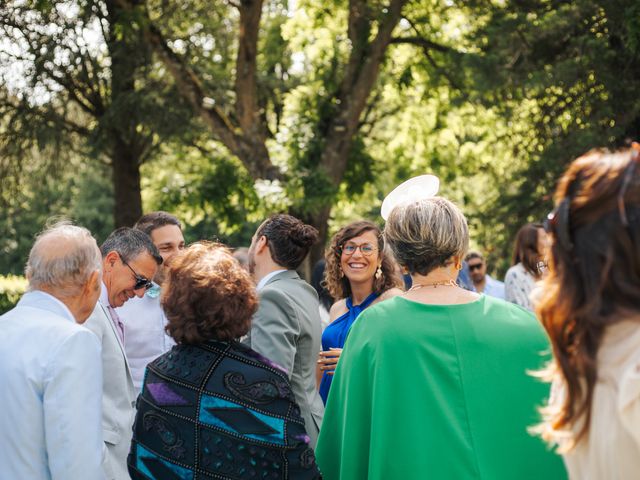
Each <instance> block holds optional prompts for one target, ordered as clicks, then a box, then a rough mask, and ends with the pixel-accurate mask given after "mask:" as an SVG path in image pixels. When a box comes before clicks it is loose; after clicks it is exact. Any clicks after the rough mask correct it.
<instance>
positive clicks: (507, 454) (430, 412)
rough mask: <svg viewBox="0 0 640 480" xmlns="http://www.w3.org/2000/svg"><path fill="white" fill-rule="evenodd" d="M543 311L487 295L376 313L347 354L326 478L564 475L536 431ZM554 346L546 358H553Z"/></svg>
mask: <svg viewBox="0 0 640 480" xmlns="http://www.w3.org/2000/svg"><path fill="white" fill-rule="evenodd" d="M548 349H549V344H548V341H547V337H546V335H545V333H544V331H543V330H542V327H541V326H540V325H539V323H538V322H537V320H536V318H535V317H534V316H533V315H532V314H531V313H530V312H527V311H525V310H524V309H522V308H520V307H518V306H515V305H512V304H508V303H506V302H503V301H502V300H498V299H494V298H491V297H487V296H485V295H483V296H481V297H480V299H479V300H477V301H475V302H472V303H468V304H464V305H425V304H421V303H416V302H412V301H410V300H407V299H405V298H403V297H395V298H392V299H390V300H387V301H384V302H381V303H380V304H378V305H376V306H373V307H371V308H369V309H367V310H365V311H364V312H363V313H362V314H361V315H360V316H359V317H358V319H357V320H356V322H355V323H354V325H353V327H352V329H351V332H350V334H349V338H348V339H347V342H346V344H345V347H344V351H343V353H342V356H341V358H340V362H339V364H338V368H337V371H336V375H335V378H334V380H333V383H332V386H331V391H330V394H329V399H328V402H327V408H326V411H325V416H324V420H323V423H322V429H321V432H320V438H319V441H318V446H317V448H316V457H317V460H318V464H319V466H320V469H321V471H322V473H323V475H324V478H325V479H328V480H333V479H345V480H347V479H348V480H360V479H380V480H391V479H398V480H407V479H425V480H431V479H443V480H452V479H486V480H502V479H504V480H526V479H532V480H533V479H535V480H539V479H544V480H554V479H564V478H566V473H565V470H564V466H563V464H562V460H561V458H560V457H559V456H557V455H556V454H555V453H553V452H551V451H549V450H548V449H547V447H546V446H545V445H544V443H543V442H542V440H540V439H538V438H536V437H533V436H531V435H530V434H529V433H528V432H527V427H529V426H532V425H534V424H536V423H538V421H539V420H540V418H539V415H538V413H537V410H536V407H538V406H541V405H543V404H544V403H546V396H547V395H548V392H549V387H548V385H547V384H544V383H542V382H540V381H539V380H537V379H534V378H533V377H532V376H531V375H529V374H528V373H527V372H528V371H531V370H536V369H539V368H540V367H542V366H543V364H544V363H545V362H546V361H547V360H548V359H549V356H548ZM543 352H547V353H543Z"/></svg>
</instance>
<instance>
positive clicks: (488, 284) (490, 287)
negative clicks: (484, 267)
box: [482, 275, 504, 300]
mask: <svg viewBox="0 0 640 480" xmlns="http://www.w3.org/2000/svg"><path fill="white" fill-rule="evenodd" d="M484 278H485V284H484V292H482V293H484V294H485V295H489V296H491V297H495V298H501V299H502V300H504V283H502V282H501V281H500V280H494V279H493V278H491V276H489V275H485V276H484Z"/></svg>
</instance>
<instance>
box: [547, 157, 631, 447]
mask: <svg viewBox="0 0 640 480" xmlns="http://www.w3.org/2000/svg"><path fill="white" fill-rule="evenodd" d="M639 163H640V152H636V151H634V150H633V149H627V150H622V151H620V152H614V153H612V152H609V151H606V150H592V151H590V152H588V153H586V154H585V155H583V156H582V157H580V158H578V159H577V160H575V161H574V162H573V163H572V164H571V165H570V166H569V168H568V169H567V171H566V172H565V174H564V175H563V177H562V179H561V180H560V182H559V184H558V188H557V190H556V194H555V201H556V205H561V204H562V202H568V215H567V216H566V218H564V219H559V218H558V219H556V223H555V225H552V226H551V234H552V237H553V244H552V246H551V262H550V269H549V275H548V276H547V278H546V279H545V280H544V284H543V288H542V289H541V292H542V298H541V300H540V303H539V305H538V308H537V314H538V317H539V318H540V320H541V322H542V324H543V326H544V328H545V329H546V331H547V333H548V334H549V338H550V340H551V345H552V347H553V356H554V359H555V363H556V366H557V369H558V371H559V372H560V373H561V374H562V377H563V378H564V380H565V382H566V387H567V388H566V395H565V396H564V402H563V404H562V407H561V409H560V410H559V411H557V412H556V411H554V412H552V413H550V414H549V415H547V421H548V422H549V424H550V427H551V428H553V429H554V430H555V431H560V432H566V431H567V430H573V428H572V427H574V426H576V425H577V427H578V428H577V435H575V436H574V438H573V444H574V445H575V443H577V442H578V441H579V440H580V438H582V437H583V436H584V435H585V434H586V433H587V431H588V429H589V424H590V419H591V407H592V403H593V392H594V387H595V385H596V382H597V381H598V377H599V374H598V373H599V372H598V369H597V368H598V361H597V357H598V349H599V348H600V344H601V342H602V337H603V335H604V334H605V332H606V329H607V327H609V326H610V325H613V324H615V323H616V322H618V321H620V320H624V319H625V318H629V317H630V316H633V315H637V314H638V313H640V303H639V302H638V299H639V298H640V283H639V282H638V279H639V278H640V165H638V164H639ZM565 205H566V203H565ZM556 212H557V211H556ZM552 222H553V220H552ZM560 223H562V224H560ZM561 229H565V231H568V237H569V238H568V240H569V242H568V243H567V244H563V243H562V242H560V241H559V238H558V232H559V231H560V230H561ZM571 446H572V445H570V447H569V448H571Z"/></svg>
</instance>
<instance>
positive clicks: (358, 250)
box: [318, 221, 402, 403]
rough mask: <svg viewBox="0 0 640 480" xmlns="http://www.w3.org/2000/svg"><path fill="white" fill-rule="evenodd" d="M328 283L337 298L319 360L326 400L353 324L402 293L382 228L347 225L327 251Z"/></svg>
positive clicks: (321, 394) (320, 376)
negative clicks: (385, 252) (380, 304)
mask: <svg viewBox="0 0 640 480" xmlns="http://www.w3.org/2000/svg"><path fill="white" fill-rule="evenodd" d="M325 258H326V262H327V266H326V270H325V283H326V285H327V289H328V290H329V293H330V294H331V296H332V297H333V298H339V299H341V300H338V301H337V302H336V303H335V304H334V305H333V306H332V307H331V310H330V312H329V317H330V318H329V321H330V322H331V323H330V324H329V326H328V327H327V328H326V329H325V331H324V333H323V334H322V350H323V351H321V352H320V358H319V359H318V381H319V382H320V383H319V389H320V396H321V397H322V400H323V401H324V402H325V403H326V401H327V396H328V395H329V388H330V386H331V378H332V376H333V372H334V370H335V368H336V365H337V363H338V359H339V358H340V354H341V353H342V347H343V346H344V342H345V340H346V339H347V335H348V334H349V329H350V328H351V325H352V324H353V322H354V321H355V319H356V318H357V317H358V315H359V314H360V312H362V310H364V309H365V308H367V307H368V306H370V305H373V304H375V303H377V302H380V301H382V300H385V299H387V298H390V297H392V296H395V295H399V294H401V293H402V291H401V290H400V289H398V288H397V287H398V286H399V285H400V279H399V277H398V275H397V274H396V269H395V265H394V262H393V260H392V259H391V257H389V256H385V254H384V241H383V240H382V235H381V232H380V229H379V228H378V227H377V226H376V225H375V224H373V223H371V222H367V221H359V222H354V223H350V224H349V225H347V226H346V227H343V228H342V229H341V230H340V231H338V233H336V235H335V236H334V237H333V239H332V240H331V245H330V247H329V248H328V249H327V252H326V254H325Z"/></svg>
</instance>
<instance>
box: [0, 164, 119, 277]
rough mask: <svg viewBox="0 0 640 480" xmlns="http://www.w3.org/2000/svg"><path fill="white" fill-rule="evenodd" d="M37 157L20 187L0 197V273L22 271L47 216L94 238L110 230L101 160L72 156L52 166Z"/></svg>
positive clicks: (109, 188) (110, 200) (110, 198)
mask: <svg viewBox="0 0 640 480" xmlns="http://www.w3.org/2000/svg"><path fill="white" fill-rule="evenodd" d="M38 159H39V157H38V156H37V155H35V156H34V158H33V163H31V164H30V165H29V167H28V168H29V170H28V174H26V175H25V176H24V178H23V180H22V182H21V184H20V188H19V189H18V190H17V191H16V192H15V193H14V194H13V195H12V196H10V197H5V198H3V199H2V201H3V208H1V209H0V230H1V231H3V232H6V233H5V234H4V235H3V236H2V237H0V273H4V274H7V273H9V274H22V273H23V271H24V265H25V263H26V261H27V257H28V255H29V251H30V250H31V246H32V245H33V240H34V238H35V236H36V235H37V233H38V232H40V231H41V230H42V229H43V228H44V227H45V226H46V225H47V224H48V223H50V222H51V221H52V219H55V218H58V219H68V220H71V221H73V222H74V223H76V224H77V225H82V226H84V227H87V228H88V229H89V230H90V231H91V232H92V233H93V234H94V236H95V237H96V239H97V240H98V241H99V242H100V241H102V240H104V239H105V238H106V236H107V235H108V234H109V232H111V230H113V217H112V215H111V214H110V212H111V211H112V208H113V190H112V186H111V183H110V181H109V177H108V169H107V168H106V167H105V166H104V165H103V164H100V163H99V162H88V161H82V160H80V159H78V158H74V157H72V158H71V160H70V163H69V164H67V165H65V166H64V167H63V168H59V169H57V170H52V169H50V168H48V166H47V163H46V162H38ZM43 163H44V164H43Z"/></svg>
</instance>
